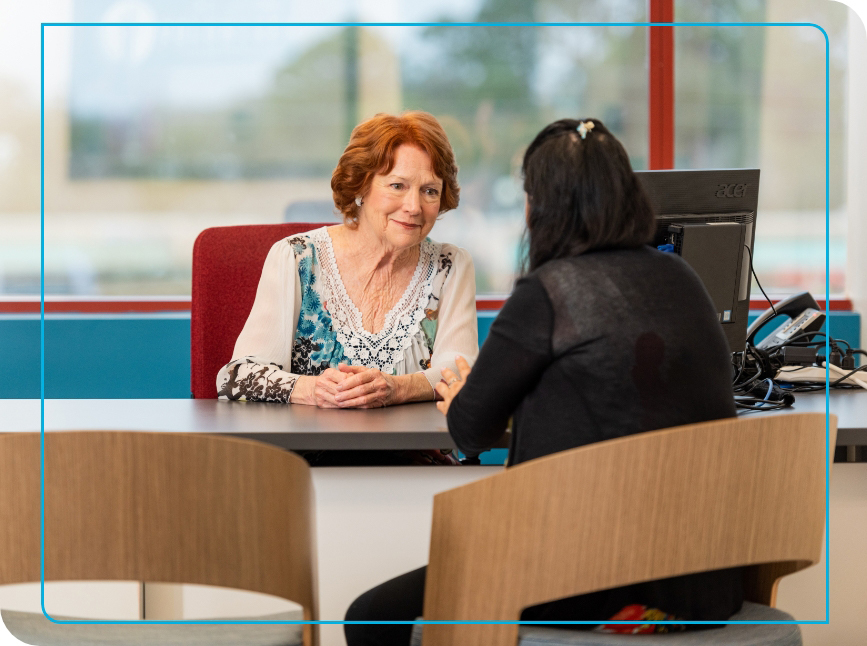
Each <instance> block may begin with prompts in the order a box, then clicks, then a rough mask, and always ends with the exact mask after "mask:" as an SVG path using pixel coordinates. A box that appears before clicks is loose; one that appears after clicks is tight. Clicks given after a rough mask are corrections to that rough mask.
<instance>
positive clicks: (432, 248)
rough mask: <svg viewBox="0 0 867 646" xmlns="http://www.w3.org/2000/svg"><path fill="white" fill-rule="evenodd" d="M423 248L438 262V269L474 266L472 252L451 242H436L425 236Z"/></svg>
mask: <svg viewBox="0 0 867 646" xmlns="http://www.w3.org/2000/svg"><path fill="white" fill-rule="evenodd" d="M423 248H425V249H426V250H427V253H429V254H431V256H432V257H433V260H434V262H435V263H436V264H437V269H438V270H440V271H442V270H451V269H453V268H455V267H460V268H461V269H464V268H467V267H472V266H473V258H472V256H471V255H470V252H469V251H467V250H466V249H464V248H463V247H459V246H458V245H456V244H452V243H450V242H436V241H435V240H431V239H430V238H425V240H424V243H423Z"/></svg>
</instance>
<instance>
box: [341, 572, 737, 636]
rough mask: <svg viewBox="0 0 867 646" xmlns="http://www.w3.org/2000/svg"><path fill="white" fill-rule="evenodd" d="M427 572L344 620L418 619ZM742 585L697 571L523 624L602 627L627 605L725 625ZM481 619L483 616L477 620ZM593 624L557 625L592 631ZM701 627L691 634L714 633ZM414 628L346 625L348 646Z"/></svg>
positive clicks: (550, 611)
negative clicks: (561, 622) (555, 622)
mask: <svg viewBox="0 0 867 646" xmlns="http://www.w3.org/2000/svg"><path fill="white" fill-rule="evenodd" d="M426 574H427V568H426V567H422V568H419V569H417V570H413V571H412V572H407V573H406V574H402V575H400V576H398V577H395V578H394V579H391V580H390V581H386V582H385V583H382V584H380V585H378V586H376V587H375V588H372V589H371V590H368V591H367V592H365V593H364V594H362V595H361V596H360V597H358V598H357V599H356V600H355V601H353V602H352V605H351V606H349V609H348V610H347V611H346V620H347V621H412V620H414V619H417V618H418V617H421V616H422V611H423V609H424V585H425V575H426ZM742 602H743V583H742V573H741V569H740V568H732V569H728V570H717V571H714V572H700V573H698V574H689V575H685V576H679V577H674V578H671V579H663V580H660V581H649V582H647V583H640V584H637V585H631V586H626V587H623V588H614V589H611V590H601V591H599V592H593V593H591V594H582V595H579V596H576V597H569V598H567V599H559V600H557V601H551V602H549V603H543V604H540V605H538V606H532V607H530V608H526V609H525V610H524V611H523V612H522V613H521V619H522V620H525V621H593V622H599V623H602V622H604V621H605V620H606V619H609V618H611V617H612V616H613V615H614V614H615V613H617V612H619V611H620V610H621V609H622V608H623V607H624V606H627V605H629V604H633V603H635V604H641V605H645V606H648V607H651V608H660V609H662V610H664V611H666V612H668V613H669V614H674V615H676V616H677V617H679V618H681V619H698V620H705V621H714V620H716V621H724V620H726V619H728V618H729V617H731V616H732V615H733V614H734V613H736V612H737V611H738V610H740V607H741V604H742ZM479 619H485V617H479ZM595 625H596V624H576V625H574V626H563V625H557V626H555V627H557V628H569V629H574V630H590V629H592V628H594V626H595ZM713 627H714V626H713V625H709V624H704V625H698V626H695V625H694V626H689V628H691V629H693V630H701V629H705V628H713ZM412 628H413V626H412V624H373V625H361V624H355V625H351V624H346V625H345V626H344V627H343V629H344V633H345V635H346V643H347V645H348V646H408V644H409V640H410V636H411V635H412Z"/></svg>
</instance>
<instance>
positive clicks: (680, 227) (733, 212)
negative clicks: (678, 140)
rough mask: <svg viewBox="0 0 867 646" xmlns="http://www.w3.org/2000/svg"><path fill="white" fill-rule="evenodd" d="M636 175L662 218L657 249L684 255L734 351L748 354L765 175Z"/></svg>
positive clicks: (756, 172)
mask: <svg viewBox="0 0 867 646" xmlns="http://www.w3.org/2000/svg"><path fill="white" fill-rule="evenodd" d="M636 175H637V176H638V179H639V181H640V182H641V184H642V185H643V186H644V190H645V191H646V192H647V195H648V197H649V198H650V202H651V204H652V205H653V210H654V212H655V213H656V219H657V223H658V226H657V231H656V238H655V240H654V244H655V245H656V246H658V247H663V248H664V250H667V251H672V252H673V253H677V254H679V255H680V256H681V257H682V258H683V259H684V260H685V261H686V262H687V263H689V265H690V266H691V267H692V268H693V269H694V270H695V272H696V273H697V274H698V276H699V278H701V280H702V282H703V283H704V286H705V288H706V289H707V291H708V293H709V294H710V297H711V300H712V301H713V303H714V306H715V307H716V310H717V316H718V318H719V321H720V324H721V325H722V328H723V332H724V333H725V336H726V339H727V340H728V343H729V348H730V349H731V351H732V352H741V351H743V349H744V345H745V344H746V337H747V316H748V315H749V309H750V282H751V277H750V256H751V255H752V252H753V240H754V239H755V232H756V206H757V204H758V197H759V170H758V169H756V168H751V169H731V170H657V171H638V172H636ZM746 249H749V253H747V251H746Z"/></svg>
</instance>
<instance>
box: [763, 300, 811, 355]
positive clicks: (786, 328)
mask: <svg viewBox="0 0 867 646" xmlns="http://www.w3.org/2000/svg"><path fill="white" fill-rule="evenodd" d="M774 309H776V313H774ZM774 309H771V308H768V309H766V310H765V311H764V312H762V314H761V315H760V316H759V318H757V319H756V320H755V321H753V323H752V325H750V327H749V328H748V329H747V343H749V344H751V345H756V343H755V339H756V334H757V333H758V332H759V330H761V329H762V328H763V327H764V326H765V324H766V323H768V322H770V321H771V319H774V318H776V317H777V316H788V317H789V319H790V320H789V321H786V322H785V323H783V324H782V325H780V326H779V327H778V328H777V329H776V330H774V331H773V332H771V333H770V334H769V335H768V336H766V337H765V338H764V339H762V341H761V342H760V343H759V344H758V345H756V347H757V348H759V349H760V350H769V349H771V348H774V347H776V346H778V345H782V344H783V343H785V342H786V341H788V340H789V339H790V338H792V337H793V336H794V335H795V334H800V333H802V332H818V331H819V329H820V328H821V327H822V324H823V323H824V322H825V315H824V314H823V313H822V312H821V311H820V310H819V304H818V303H817V302H816V299H815V298H813V295H812V294H810V292H801V293H800V294H795V295H793V296H789V297H788V298H786V299H785V300H782V301H780V302H779V303H777V304H776V306H775V308H774ZM810 338H812V337H810ZM810 338H805V340H810Z"/></svg>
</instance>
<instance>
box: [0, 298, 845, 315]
mask: <svg viewBox="0 0 867 646" xmlns="http://www.w3.org/2000/svg"><path fill="white" fill-rule="evenodd" d="M506 298H508V297H507V296H505V295H501V296H479V297H477V298H476V310H478V311H479V312H490V311H497V310H499V309H501V308H502V307H503V303H505V302H506ZM771 300H772V301H773V302H774V303H778V302H779V301H780V300H781V299H780V298H771ZM816 302H817V303H819V307H820V308H821V309H824V308H825V301H824V299H820V298H817V299H816ZM767 307H768V302H767V301H766V300H765V299H763V298H753V299H751V300H750V309H751V310H764V309H766V308H767ZM829 309H830V310H832V311H838V312H847V311H852V301H850V300H849V299H848V298H845V297H842V296H832V297H831V300H830V304H829ZM189 311H190V301H189V299H186V300H184V299H177V300H147V301H137V300H128V301H121V300H110V301H106V300H99V299H92V300H62V301H46V303H45V312H46V313H47V314H147V313H153V312H189ZM0 314H39V300H38V299H32V300H31V299H28V300H24V299H21V300H12V299H5V300H0Z"/></svg>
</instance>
